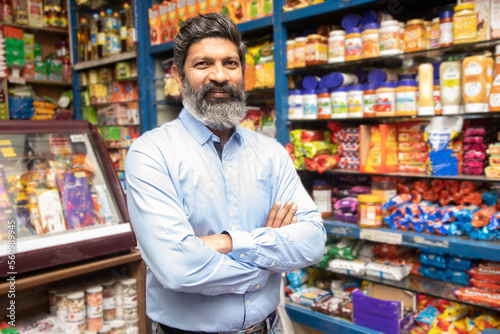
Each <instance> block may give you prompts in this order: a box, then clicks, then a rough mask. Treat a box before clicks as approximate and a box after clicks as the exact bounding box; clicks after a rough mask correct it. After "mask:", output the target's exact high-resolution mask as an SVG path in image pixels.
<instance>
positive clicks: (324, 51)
mask: <svg viewBox="0 0 500 334" xmlns="http://www.w3.org/2000/svg"><path fill="white" fill-rule="evenodd" d="M320 51H321V52H320V54H319V55H320V58H321V64H326V63H328V38H327V37H325V36H321V50H320Z"/></svg>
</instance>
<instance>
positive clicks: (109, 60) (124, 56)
mask: <svg viewBox="0 0 500 334" xmlns="http://www.w3.org/2000/svg"><path fill="white" fill-rule="evenodd" d="M136 58H137V53H136V52H135V51H128V52H123V53H120V54H118V55H113V56H109V57H106V58H103V59H98V60H90V61H86V62H84V63H77V62H76V60H75V63H74V65H73V68H74V69H75V71H82V70H88V69H91V68H96V67H103V66H106V65H113V64H116V63H118V62H120V61H124V60H130V59H136Z"/></svg>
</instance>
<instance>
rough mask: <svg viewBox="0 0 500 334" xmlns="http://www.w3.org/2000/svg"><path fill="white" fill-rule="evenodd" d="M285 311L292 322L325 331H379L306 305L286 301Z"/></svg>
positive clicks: (361, 333)
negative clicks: (317, 310) (314, 309)
mask: <svg viewBox="0 0 500 334" xmlns="http://www.w3.org/2000/svg"><path fill="white" fill-rule="evenodd" d="M285 309H286V312H287V313H288V316H289V317H290V319H291V320H292V321H294V322H297V323H299V324H302V325H304V326H308V327H310V328H314V329H316V330H319V331H322V332H325V333H342V334H377V333H380V332H377V331H374V330H371V329H368V328H365V327H361V326H358V325H355V324H353V323H352V322H350V321H348V320H345V319H341V318H336V317H332V316H330V315H326V314H322V313H319V312H316V311H313V310H311V309H310V308H308V307H305V306H302V305H299V304H295V303H291V302H287V303H286V305H285Z"/></svg>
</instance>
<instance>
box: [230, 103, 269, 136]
mask: <svg viewBox="0 0 500 334" xmlns="http://www.w3.org/2000/svg"><path fill="white" fill-rule="evenodd" d="M275 122H276V113H275V111H274V108H272V107H271V106H260V107H251V106H247V113H246V115H245V117H243V118H242V119H241V121H240V124H239V126H241V127H244V128H247V129H249V130H252V131H257V132H259V133H262V134H265V135H266V136H269V137H272V138H274V137H275V136H276V124H275Z"/></svg>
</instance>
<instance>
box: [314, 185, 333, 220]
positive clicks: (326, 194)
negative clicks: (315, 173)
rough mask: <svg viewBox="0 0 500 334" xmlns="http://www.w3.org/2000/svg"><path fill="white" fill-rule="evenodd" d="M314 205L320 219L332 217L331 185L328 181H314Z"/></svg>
mask: <svg viewBox="0 0 500 334" xmlns="http://www.w3.org/2000/svg"><path fill="white" fill-rule="evenodd" d="M313 199H314V204H316V206H317V207H318V211H319V212H320V213H321V217H322V218H326V217H330V216H331V215H332V185H331V184H330V181H328V180H316V181H314V186H313Z"/></svg>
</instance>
